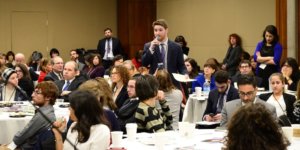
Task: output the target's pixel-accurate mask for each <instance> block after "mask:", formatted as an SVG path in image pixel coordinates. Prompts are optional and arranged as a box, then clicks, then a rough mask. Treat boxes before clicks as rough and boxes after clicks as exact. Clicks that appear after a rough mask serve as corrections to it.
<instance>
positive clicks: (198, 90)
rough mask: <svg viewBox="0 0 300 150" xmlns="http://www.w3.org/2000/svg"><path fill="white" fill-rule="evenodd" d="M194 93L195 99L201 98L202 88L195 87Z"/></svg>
mask: <svg viewBox="0 0 300 150" xmlns="http://www.w3.org/2000/svg"><path fill="white" fill-rule="evenodd" d="M195 93H196V96H197V97H201V94H202V88H201V87H195Z"/></svg>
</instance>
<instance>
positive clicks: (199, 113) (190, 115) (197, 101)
mask: <svg viewBox="0 0 300 150" xmlns="http://www.w3.org/2000/svg"><path fill="white" fill-rule="evenodd" d="M207 98H208V96H201V97H195V94H191V95H190V96H189V99H188V101H187V103H186V105H185V108H184V112H183V118H182V121H184V122H190V123H196V122H199V121H202V117H203V113H204V111H205V109H206V105H207Z"/></svg>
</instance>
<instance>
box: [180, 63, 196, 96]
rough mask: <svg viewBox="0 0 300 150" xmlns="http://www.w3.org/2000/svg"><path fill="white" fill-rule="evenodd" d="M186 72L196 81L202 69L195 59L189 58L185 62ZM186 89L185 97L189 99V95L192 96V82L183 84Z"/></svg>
mask: <svg viewBox="0 0 300 150" xmlns="http://www.w3.org/2000/svg"><path fill="white" fill-rule="evenodd" d="M184 64H185V67H186V70H187V71H188V75H189V78H190V79H195V78H196V77H197V76H198V75H199V73H200V67H199V66H198V64H197V61H196V60H195V59H193V58H187V59H185V60H184ZM181 84H182V86H183V89H184V93H185V97H187V98H188V97H189V94H192V82H186V83H181Z"/></svg>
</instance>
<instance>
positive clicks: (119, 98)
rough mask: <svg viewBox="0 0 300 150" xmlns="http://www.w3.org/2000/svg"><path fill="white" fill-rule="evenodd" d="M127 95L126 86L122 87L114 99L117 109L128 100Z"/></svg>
mask: <svg viewBox="0 0 300 150" xmlns="http://www.w3.org/2000/svg"><path fill="white" fill-rule="evenodd" d="M128 98H129V97H128V93H127V86H125V85H124V86H123V87H122V89H121V91H120V93H119V95H118V96H117V98H116V101H115V103H116V105H117V106H118V109H119V108H121V107H122V106H123V104H124V102H125V101H126V100H127V99H128Z"/></svg>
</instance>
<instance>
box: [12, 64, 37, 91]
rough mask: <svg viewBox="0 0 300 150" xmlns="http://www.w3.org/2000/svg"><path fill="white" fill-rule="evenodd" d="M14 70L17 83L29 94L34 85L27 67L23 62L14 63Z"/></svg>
mask: <svg viewBox="0 0 300 150" xmlns="http://www.w3.org/2000/svg"><path fill="white" fill-rule="evenodd" d="M15 71H16V73H17V78H18V80H19V83H18V85H19V86H20V88H22V89H24V91H25V92H26V94H27V95H28V96H30V95H31V94H32V92H33V90H34V85H33V82H32V80H31V77H30V74H29V71H28V69H27V67H26V66H25V65H24V64H16V67H15Z"/></svg>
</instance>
